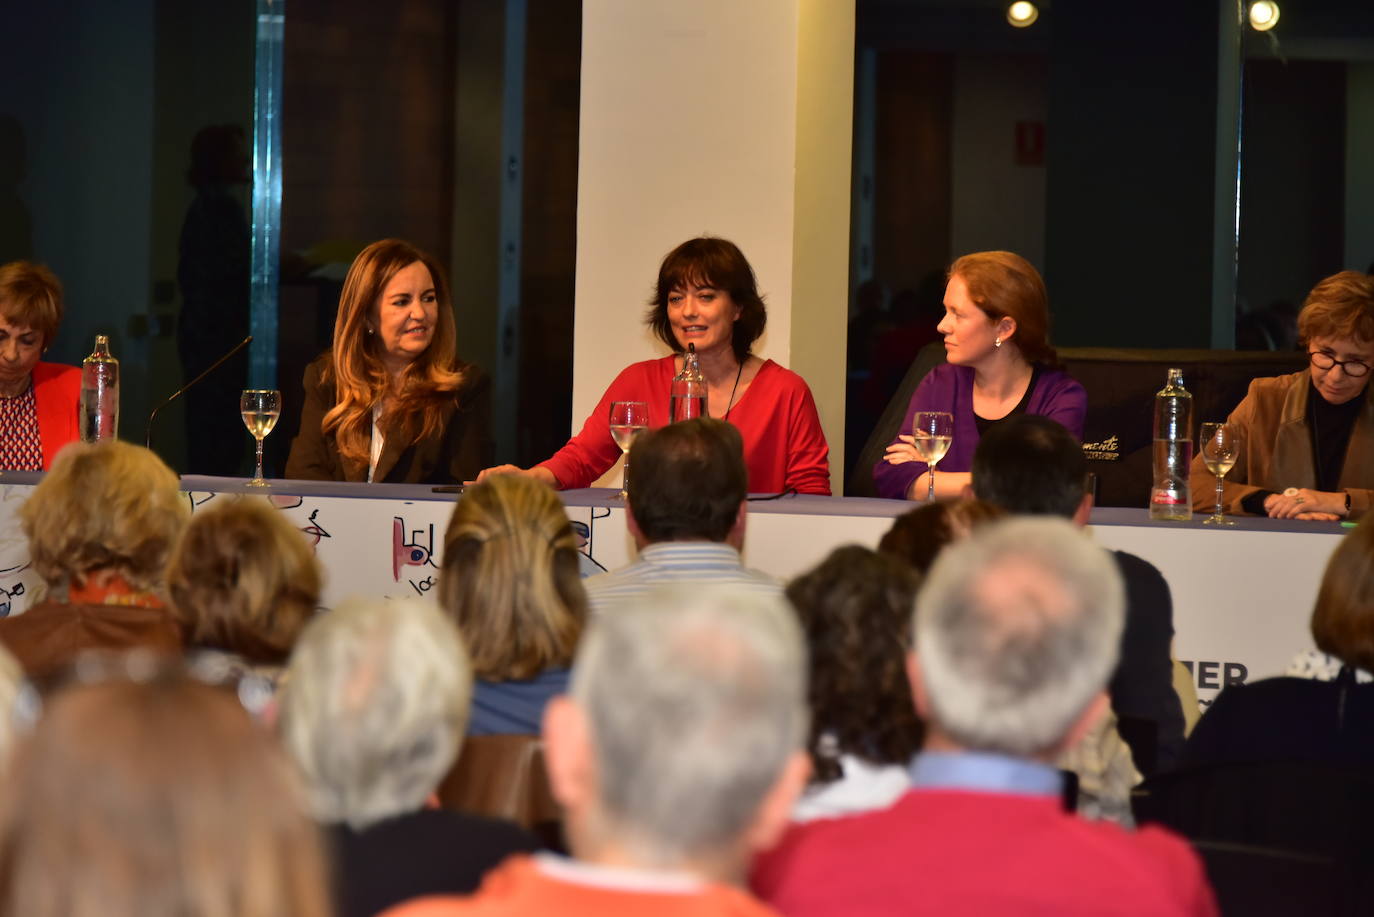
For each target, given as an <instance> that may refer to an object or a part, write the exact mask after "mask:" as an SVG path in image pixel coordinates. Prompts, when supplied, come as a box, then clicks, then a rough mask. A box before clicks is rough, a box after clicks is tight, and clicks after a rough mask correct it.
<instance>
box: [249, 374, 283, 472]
mask: <svg viewBox="0 0 1374 917" xmlns="http://www.w3.org/2000/svg"><path fill="white" fill-rule="evenodd" d="M239 412H240V413H241V414H243V425H244V426H245V427H247V428H248V432H249V433H252V434H253V438H254V439H256V440H257V441H258V471H257V474H255V475H253V480H251V481H249V482H248V486H250V487H270V486H271V485H270V484H268V483H267V481H265V480H263V477H262V441H263V439H264V438H266V436H267V434H268V433H271V432H272V428H273V427H275V426H276V425H277V418H278V417H279V416H281V392H278V391H276V390H274V389H256V388H250V389H245V390H244V392H243V394H242V395H240V396H239Z"/></svg>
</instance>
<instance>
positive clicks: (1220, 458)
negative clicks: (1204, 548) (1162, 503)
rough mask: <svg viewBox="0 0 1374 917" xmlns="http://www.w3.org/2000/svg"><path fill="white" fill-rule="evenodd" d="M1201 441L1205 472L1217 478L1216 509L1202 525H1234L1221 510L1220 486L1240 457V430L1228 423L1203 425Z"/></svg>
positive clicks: (1234, 522)
mask: <svg viewBox="0 0 1374 917" xmlns="http://www.w3.org/2000/svg"><path fill="white" fill-rule="evenodd" d="M1198 439H1200V440H1201V441H1202V443H1201V446H1202V461H1203V463H1205V464H1206V465H1207V470H1208V471H1210V472H1212V474H1214V475H1216V478H1217V508H1216V511H1215V512H1214V513H1213V514H1212V515H1211V516H1210V517H1208V518H1207V519H1204V520H1203V522H1202V524H1203V525H1235V524H1236V521H1235V520H1234V519H1227V518H1226V514H1225V513H1223V512H1222V510H1221V485H1222V481H1223V480H1225V478H1226V472H1228V471H1230V470H1231V467H1232V466H1233V465H1235V464H1236V458H1237V457H1239V455H1240V428H1239V427H1237V426H1235V425H1233V424H1229V423H1205V424H1203V425H1202V433H1201V434H1200V435H1199V436H1198Z"/></svg>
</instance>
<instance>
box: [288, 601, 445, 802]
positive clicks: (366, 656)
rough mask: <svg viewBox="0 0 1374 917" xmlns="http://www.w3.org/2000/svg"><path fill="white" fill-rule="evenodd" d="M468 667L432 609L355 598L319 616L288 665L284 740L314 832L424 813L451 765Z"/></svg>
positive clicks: (413, 603)
mask: <svg viewBox="0 0 1374 917" xmlns="http://www.w3.org/2000/svg"><path fill="white" fill-rule="evenodd" d="M471 703H472V666H471V664H470V663H469V662H468V655H467V651H466V650H465V649H464V648H463V641H462V638H461V637H460V636H459V634H458V630H457V628H456V627H455V626H454V625H453V623H452V622H451V621H450V620H449V619H448V618H447V617H445V616H444V614H443V613H442V612H441V611H439V609H438V608H437V607H435V606H434V605H433V604H431V603H430V602H428V601H421V600H418V599H399V600H386V599H350V600H348V601H346V602H344V603H342V604H341V605H339V606H338V607H337V608H335V609H334V610H333V611H328V612H324V613H323V614H320V615H318V616H317V617H316V618H315V620H313V621H312V622H311V623H310V624H309V625H308V626H307V627H306V629H305V631H304V633H302V634H301V636H300V639H299V640H298V641H297V644H296V648H295V651H294V652H293V653H292V654H291V662H290V664H289V665H288V667H287V673H286V681H285V685H284V687H283V691H282V704H281V720H280V730H281V737H282V742H283V744H284V745H285V746H286V749H287V752H288V753H289V754H290V755H291V757H292V758H293V759H295V761H296V764H297V765H298V767H299V769H300V771H301V773H302V775H303V776H304V778H305V782H306V791H307V798H308V799H309V801H310V806H311V810H312V812H313V814H314V816H315V818H316V819H317V820H319V821H321V822H346V823H348V824H349V825H350V826H352V827H353V828H355V829H362V828H366V827H367V826H368V825H371V824H373V823H375V822H378V821H381V820H382V819H385V818H389V817H392V816H395V815H401V814H404V813H406V812H413V811H416V810H418V809H419V808H420V807H421V806H422V805H424V802H425V799H426V798H427V797H428V796H429V794H430V793H432V792H433V791H434V789H435V787H437V786H438V785H439V782H440V781H441V780H442V779H443V778H444V775H445V774H446V773H448V770H449V768H450V767H452V766H453V762H454V760H455V759H456V758H457V757H458V748H459V745H460V744H461V743H462V740H463V733H464V731H465V729H466V728H467V720H468V710H469V707H470V705H471Z"/></svg>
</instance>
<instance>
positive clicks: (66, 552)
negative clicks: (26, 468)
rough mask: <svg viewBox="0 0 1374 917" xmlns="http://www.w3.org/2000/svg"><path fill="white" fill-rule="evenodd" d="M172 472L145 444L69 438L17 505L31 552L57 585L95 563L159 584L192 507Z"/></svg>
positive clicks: (142, 583)
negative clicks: (40, 478) (21, 501)
mask: <svg viewBox="0 0 1374 917" xmlns="http://www.w3.org/2000/svg"><path fill="white" fill-rule="evenodd" d="M180 486H181V485H180V483H179V481H178V479H177V476H176V473H175V472H173V471H172V469H170V468H168V467H167V466H166V465H165V464H163V462H162V459H160V458H158V457H157V456H156V455H155V454H153V453H152V452H150V451H149V450H147V449H144V448H143V447H142V446H134V445H131V444H129V443H124V442H118V441H114V442H103V443H95V444H88V443H72V444H71V445H69V446H66V447H65V448H63V450H62V451H61V452H59V453H58V454H57V459H56V460H55V461H54V462H53V465H52V470H50V471H49V472H48V474H47V475H46V476H45V477H44V478H43V480H42V482H41V483H40V484H39V485H38V486H37V487H36V488H34V491H33V494H32V495H31V496H30V497H29V499H28V501H27V502H25V503H24V506H23V507H22V508H21V509H20V511H19V518H20V522H21V524H22V525H23V528H24V534H25V536H27V537H28V539H29V555H30V557H31V558H32V560H33V567H34V569H35V570H36V571H38V575H39V576H41V577H43V579H44V580H46V581H47V583H48V585H49V587H51V588H52V589H54V590H63V591H65V589H66V587H67V586H69V585H76V584H80V583H81V582H82V581H83V580H84V579H85V578H86V576H87V574H89V573H92V572H93V571H96V570H113V571H115V572H118V573H120V574H121V575H122V576H123V577H124V578H125V580H127V581H128V583H129V585H130V586H133V587H135V588H137V589H143V590H157V589H159V588H160V587H161V585H162V576H163V570H164V569H165V568H166V566H167V558H168V556H169V555H170V554H171V552H172V548H173V547H174V546H175V545H176V542H177V538H179V537H180V535H181V530H182V529H183V528H184V527H185V526H186V520H187V518H189V516H190V514H191V508H190V504H189V503H188V501H187V500H186V498H185V497H183V496H182V495H181V493H180V489H179V488H180Z"/></svg>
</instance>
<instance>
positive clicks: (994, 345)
mask: <svg viewBox="0 0 1374 917" xmlns="http://www.w3.org/2000/svg"><path fill="white" fill-rule="evenodd" d="M992 346H993V347H1001V346H1002V339H1001V338H997V339H996V340H995V341H993V342H992Z"/></svg>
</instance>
